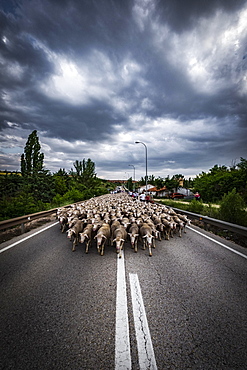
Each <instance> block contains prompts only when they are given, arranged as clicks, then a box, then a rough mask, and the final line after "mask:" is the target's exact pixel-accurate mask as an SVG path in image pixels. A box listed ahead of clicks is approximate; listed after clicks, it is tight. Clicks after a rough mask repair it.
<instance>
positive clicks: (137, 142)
mask: <svg viewBox="0 0 247 370" xmlns="http://www.w3.org/2000/svg"><path fill="white" fill-rule="evenodd" d="M135 144H142V145H144V146H145V152H146V193H147V191H148V150H147V145H146V144H145V143H143V142H142V141H135Z"/></svg>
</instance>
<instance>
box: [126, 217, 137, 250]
mask: <svg viewBox="0 0 247 370" xmlns="http://www.w3.org/2000/svg"><path fill="white" fill-rule="evenodd" d="M128 235H129V237H130V244H131V248H133V249H134V251H135V252H137V245H138V237H139V227H138V225H137V224H136V223H132V224H131V226H130V229H129V232H128Z"/></svg>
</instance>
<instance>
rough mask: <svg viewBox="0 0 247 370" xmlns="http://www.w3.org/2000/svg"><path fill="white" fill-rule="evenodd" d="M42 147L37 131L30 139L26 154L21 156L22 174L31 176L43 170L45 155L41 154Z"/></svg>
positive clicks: (25, 149)
mask: <svg viewBox="0 0 247 370" xmlns="http://www.w3.org/2000/svg"><path fill="white" fill-rule="evenodd" d="M40 149H41V146H40V143H39V138H38V136H37V131H36V130H34V131H33V132H32V133H31V134H30V135H29V137H28V140H27V142H26V146H25V148H24V153H23V154H22V155H21V174H22V176H25V177H26V176H31V177H33V176H34V175H36V174H38V173H39V172H40V171H42V170H43V162H44V154H43V153H41V152H40Z"/></svg>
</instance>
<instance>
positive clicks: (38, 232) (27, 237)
mask: <svg viewBox="0 0 247 370" xmlns="http://www.w3.org/2000/svg"><path fill="white" fill-rule="evenodd" d="M57 224H58V222H55V223H54V224H52V225H49V226H46V227H44V228H43V229H42V230H39V231H36V232H35V233H33V234H32V235H28V236H26V237H25V238H23V239H20V240H18V242H15V243H13V244H11V245H9V246H8V247H5V248H3V249H1V250H0V253H3V252H5V251H6V250H8V249H10V248H13V247H15V246H16V245H17V244H20V243H22V242H24V241H25V240H27V239H30V238H32V237H33V236H35V235H37V234H40V233H42V232H43V231H45V230H47V229H49V228H50V227H53V226H55V225H57Z"/></svg>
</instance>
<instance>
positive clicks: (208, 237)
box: [186, 226, 247, 259]
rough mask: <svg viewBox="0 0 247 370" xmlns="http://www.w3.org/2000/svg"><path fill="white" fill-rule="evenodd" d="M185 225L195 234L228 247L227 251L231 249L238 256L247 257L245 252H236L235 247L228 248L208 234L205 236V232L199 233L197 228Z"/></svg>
mask: <svg viewBox="0 0 247 370" xmlns="http://www.w3.org/2000/svg"><path fill="white" fill-rule="evenodd" d="M186 227H187V228H188V229H190V230H192V231H194V232H195V233H197V234H200V235H202V236H204V238H207V239H209V240H211V241H213V242H215V243H217V244H219V245H221V246H222V247H224V248H226V249H228V250H229V251H231V252H233V253H236V254H238V255H239V256H241V257H243V258H246V259H247V255H245V254H243V253H241V252H238V251H236V250H235V249H233V248H230V247H228V246H227V245H225V244H223V243H221V242H218V240H215V239H213V238H210V236H207V235H205V234H203V233H201V232H200V231H197V230H195V229H193V228H192V227H190V226H186Z"/></svg>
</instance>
